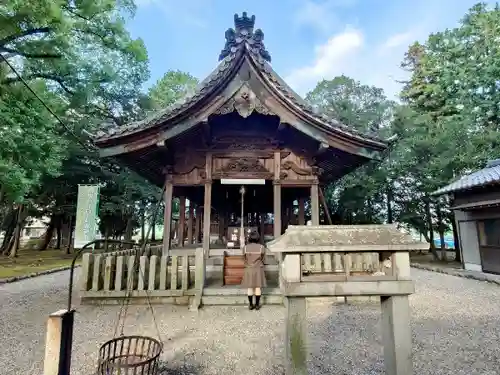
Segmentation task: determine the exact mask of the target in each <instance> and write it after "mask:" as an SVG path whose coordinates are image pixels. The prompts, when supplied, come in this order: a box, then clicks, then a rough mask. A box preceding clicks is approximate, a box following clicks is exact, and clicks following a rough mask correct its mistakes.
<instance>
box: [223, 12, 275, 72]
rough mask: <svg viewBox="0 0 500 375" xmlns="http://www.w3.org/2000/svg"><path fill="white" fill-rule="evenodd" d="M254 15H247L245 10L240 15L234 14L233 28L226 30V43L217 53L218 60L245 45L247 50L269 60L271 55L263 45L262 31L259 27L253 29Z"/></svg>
mask: <svg viewBox="0 0 500 375" xmlns="http://www.w3.org/2000/svg"><path fill="white" fill-rule="evenodd" d="M254 26H255V16H254V15H253V16H251V17H248V16H247V12H243V13H242V15H241V17H239V16H238V14H235V15H234V29H233V28H230V29H227V30H226V33H225V37H226V44H225V45H224V48H223V50H222V51H221V53H220V55H219V61H221V60H223V59H225V58H226V57H227V56H230V55H231V54H234V53H236V52H237V51H238V50H239V49H240V47H241V46H243V47H244V46H245V45H247V46H248V48H249V51H250V52H251V53H253V54H256V55H258V56H259V57H261V58H262V59H264V60H265V61H267V62H271V55H270V54H269V52H268V51H267V50H266V47H265V46H264V42H263V41H264V33H263V32H262V30H261V29H257V30H255V31H254Z"/></svg>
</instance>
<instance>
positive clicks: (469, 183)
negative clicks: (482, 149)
mask: <svg viewBox="0 0 500 375" xmlns="http://www.w3.org/2000/svg"><path fill="white" fill-rule="evenodd" d="M497 183H500V160H494V161H491V162H489V163H488V164H487V165H486V167H485V168H483V169H481V170H479V171H476V172H473V173H471V174H469V175H467V176H464V177H462V178H460V179H459V180H457V181H455V182H453V183H451V184H449V185H447V186H445V187H443V188H441V189H439V190H437V191H436V192H434V193H433V195H443V194H449V193H454V192H457V191H463V190H469V189H473V188H476V187H481V186H485V185H491V184H497Z"/></svg>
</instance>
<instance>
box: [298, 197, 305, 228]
mask: <svg viewBox="0 0 500 375" xmlns="http://www.w3.org/2000/svg"><path fill="white" fill-rule="evenodd" d="M299 225H306V200H305V199H304V197H300V198H299Z"/></svg>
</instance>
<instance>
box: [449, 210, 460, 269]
mask: <svg viewBox="0 0 500 375" xmlns="http://www.w3.org/2000/svg"><path fill="white" fill-rule="evenodd" d="M451 227H452V229H453V242H454V243H455V261H457V262H460V263H461V262H462V256H461V254H460V248H461V244H460V237H459V236H458V228H457V223H456V222H455V215H453V214H452V219H451Z"/></svg>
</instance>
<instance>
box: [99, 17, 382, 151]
mask: <svg viewBox="0 0 500 375" xmlns="http://www.w3.org/2000/svg"><path fill="white" fill-rule="evenodd" d="M254 21H255V17H254V16H252V17H251V18H249V17H247V15H246V13H243V16H242V17H238V16H237V15H235V29H236V30H233V29H229V30H227V31H226V44H225V46H224V49H223V50H222V52H221V54H220V59H221V60H220V63H219V64H218V65H217V67H216V69H215V70H214V71H213V72H212V73H211V74H210V75H209V76H208V77H207V78H206V79H205V80H203V81H202V82H201V83H200V84H199V85H198V86H197V87H196V89H195V91H194V93H193V94H191V95H188V96H186V97H185V98H183V99H181V100H180V101H178V102H176V103H174V104H173V105H172V106H171V107H169V108H166V109H164V110H161V111H158V112H156V113H154V114H152V115H151V116H148V117H147V118H146V119H144V120H141V121H135V122H132V123H130V124H127V125H123V126H111V127H108V128H103V129H101V130H100V131H99V132H98V133H97V135H96V138H95V139H94V140H95V141H96V142H104V141H106V140H110V139H114V138H119V137H122V136H127V135H130V134H133V133H136V132H140V131H143V130H146V129H150V128H153V127H155V126H157V125H160V124H165V123H167V122H169V121H171V120H175V119H176V118H177V117H180V116H182V114H183V113H188V112H190V111H191V110H193V109H194V107H196V105H197V104H198V103H200V102H201V101H203V100H204V99H205V98H208V97H210V96H211V95H212V94H213V93H214V92H215V91H216V90H217V89H218V88H220V86H221V85H222V84H223V83H224V82H225V81H226V78H228V77H229V76H230V75H231V74H232V73H235V72H236V71H237V68H238V67H239V62H240V61H241V57H242V56H244V55H246V56H248V57H249V58H250V59H251V61H252V63H253V64H254V65H255V66H256V67H257V69H258V70H259V72H260V73H261V74H262V76H263V77H264V79H265V80H266V81H267V83H268V84H269V85H270V86H272V88H273V89H274V90H275V91H276V92H277V93H279V95H281V96H282V98H283V99H284V100H286V101H287V102H288V103H289V104H291V105H292V106H294V107H295V108H297V109H298V110H299V111H300V112H301V113H302V114H303V115H304V116H306V118H309V120H310V121H312V122H314V123H316V126H318V127H320V128H323V130H324V131H327V132H333V133H337V134H339V135H344V136H348V137H351V138H354V139H359V140H362V141H368V142H369V143H372V144H375V145H376V147H380V148H385V147H386V146H387V142H386V141H384V140H382V139H380V138H378V137H376V136H374V135H370V134H364V133H361V132H359V131H357V130H355V129H353V128H351V127H348V126H346V125H344V124H342V123H340V122H339V121H337V120H335V119H332V118H329V117H328V116H326V115H324V114H322V113H319V112H318V111H317V110H315V109H314V108H313V107H312V106H311V105H309V104H308V103H307V102H306V101H305V100H304V99H302V98H301V97H300V96H299V95H298V94H297V93H295V92H294V90H292V89H291V88H290V87H289V86H288V85H287V84H286V82H285V81H284V80H283V79H281V77H280V76H279V75H278V74H277V73H276V72H275V71H274V70H273V69H272V67H271V65H270V64H269V61H271V56H270V54H269V52H268V51H267V50H266V49H265V47H264V44H263V39H264V33H263V32H262V31H261V30H259V29H258V30H256V31H254V30H253V26H254V25H253V23H254ZM172 125H173V126H175V122H173V124H172Z"/></svg>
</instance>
